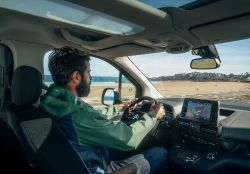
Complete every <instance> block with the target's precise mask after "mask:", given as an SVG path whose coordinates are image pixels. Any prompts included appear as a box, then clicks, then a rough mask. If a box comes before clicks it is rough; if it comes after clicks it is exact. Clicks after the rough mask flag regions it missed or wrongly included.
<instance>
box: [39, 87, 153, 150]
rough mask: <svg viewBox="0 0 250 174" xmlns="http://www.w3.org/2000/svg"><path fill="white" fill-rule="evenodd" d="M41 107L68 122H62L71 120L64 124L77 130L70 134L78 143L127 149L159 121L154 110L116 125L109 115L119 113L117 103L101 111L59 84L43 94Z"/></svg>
mask: <svg viewBox="0 0 250 174" xmlns="http://www.w3.org/2000/svg"><path fill="white" fill-rule="evenodd" d="M40 108H41V109H43V110H45V111H47V112H48V113H49V114H50V115H51V116H52V117H53V118H54V119H55V120H58V121H59V122H60V120H63V118H65V120H66V121H64V122H60V124H65V123H66V122H68V123H67V124H65V125H67V126H62V127H63V128H65V129H69V130H72V131H73V132H74V133H73V134H72V135H67V137H68V138H69V139H71V140H72V141H74V142H75V143H77V144H78V145H83V146H100V147H109V148H114V149H119V150H124V151H126V150H132V149H136V147H137V146H138V145H139V144H140V142H141V141H142V139H143V138H144V137H145V136H146V135H147V133H148V132H149V131H150V130H151V129H152V128H153V127H154V125H155V124H156V121H157V119H156V117H155V113H154V112H152V111H151V112H149V113H146V114H144V115H143V118H142V119H141V120H139V121H137V122H135V123H133V124H131V125H130V126H127V125H126V124H125V123H123V122H119V123H117V124H115V123H113V122H112V121H111V120H109V119H107V118H111V117H113V116H114V115H117V114H118V113H119V108H118V106H111V107H109V108H108V109H106V110H105V111H102V112H99V111H97V110H95V109H94V108H93V107H92V106H90V105H89V104H87V103H85V102H84V101H83V100H82V99H80V98H79V97H76V96H74V95H73V94H72V93H71V92H70V91H68V90H67V89H64V88H61V87H58V86H56V85H51V86H50V88H49V89H48V91H47V93H46V94H45V95H43V96H42V97H41V101H40ZM103 113H105V114H103ZM66 118H67V119H66ZM66 132H67V131H66Z"/></svg>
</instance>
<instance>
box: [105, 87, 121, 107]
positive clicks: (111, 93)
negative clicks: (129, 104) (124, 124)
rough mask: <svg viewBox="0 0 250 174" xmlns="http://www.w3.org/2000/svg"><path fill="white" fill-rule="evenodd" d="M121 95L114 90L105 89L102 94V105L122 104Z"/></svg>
mask: <svg viewBox="0 0 250 174" xmlns="http://www.w3.org/2000/svg"><path fill="white" fill-rule="evenodd" d="M120 103H121V101H120V99H119V93H118V92H117V91H116V90H115V89H114V88H105V89H104V90H103V93H102V104H104V105H107V106H109V105H114V104H120Z"/></svg>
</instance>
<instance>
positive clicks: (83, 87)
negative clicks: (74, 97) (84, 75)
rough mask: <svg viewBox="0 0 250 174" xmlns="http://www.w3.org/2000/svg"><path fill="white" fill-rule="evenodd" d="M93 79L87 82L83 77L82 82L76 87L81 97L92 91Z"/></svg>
mask: <svg viewBox="0 0 250 174" xmlns="http://www.w3.org/2000/svg"><path fill="white" fill-rule="evenodd" d="M90 84H91V81H90V82H89V83H88V84H87V83H86V82H84V81H83V80H82V79H81V83H80V84H79V85H78V86H77V87H76V92H77V94H78V96H79V97H86V96H88V95H89V93H90Z"/></svg>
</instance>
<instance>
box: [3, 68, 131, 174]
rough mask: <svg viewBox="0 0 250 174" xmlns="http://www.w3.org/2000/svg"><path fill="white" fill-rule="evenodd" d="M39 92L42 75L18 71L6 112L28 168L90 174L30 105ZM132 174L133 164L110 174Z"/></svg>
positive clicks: (51, 124)
mask: <svg viewBox="0 0 250 174" xmlns="http://www.w3.org/2000/svg"><path fill="white" fill-rule="evenodd" d="M41 91H42V75H41V73H40V72H39V71H38V70H37V69H35V68H32V67H30V66H26V65H23V66H20V67H18V68H17V69H16V70H15V72H14V75H13V79H12V85H11V102H12V105H11V106H10V107H9V108H8V111H9V119H8V122H9V123H10V125H11V127H12V129H13V131H14V132H15V134H16V135H17V137H18V139H19V140H20V142H21V144H22V148H23V150H24V154H25V156H26V159H27V161H28V162H29V164H30V166H32V167H33V168H36V169H37V170H38V171H39V172H40V173H46V174H72V173H73V174H89V170H88V169H87V167H86V165H85V163H84V161H83V160H82V159H81V158H80V156H79V154H78V152H77V151H76V150H75V148H74V147H73V145H71V143H70V142H69V141H68V140H67V139H66V136H65V135H64V133H63V132H62V130H61V129H60V128H59V127H58V126H57V124H56V122H55V121H53V119H52V118H51V117H50V116H49V115H48V114H47V113H45V112H44V111H42V110H40V109H38V108H36V107H35V106H33V104H34V103H35V102H36V101H37V100H38V98H39V97H40V95H41ZM123 173H124V174H125V173H126V174H135V173H136V166H135V165H134V164H131V165H128V166H126V167H123V168H121V169H120V170H119V171H116V172H113V174H123Z"/></svg>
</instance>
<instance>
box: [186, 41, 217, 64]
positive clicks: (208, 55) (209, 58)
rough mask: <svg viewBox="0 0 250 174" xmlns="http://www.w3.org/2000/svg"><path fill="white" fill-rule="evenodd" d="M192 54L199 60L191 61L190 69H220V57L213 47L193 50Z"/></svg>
mask: <svg viewBox="0 0 250 174" xmlns="http://www.w3.org/2000/svg"><path fill="white" fill-rule="evenodd" d="M192 54H193V55H197V56H201V58H198V59H193V60H192V61H191V63H190V68H192V69H215V68H218V67H220V62H221V61H220V56H219V54H218V52H217V49H216V47H215V45H208V46H204V47H199V48H194V49H192Z"/></svg>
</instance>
